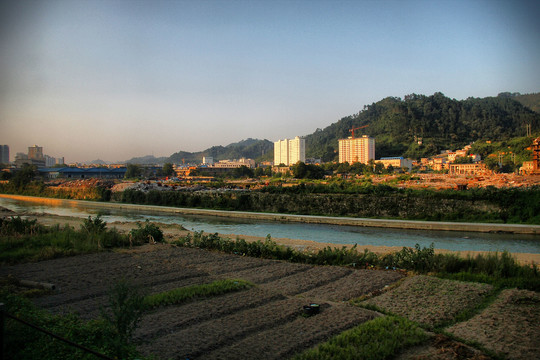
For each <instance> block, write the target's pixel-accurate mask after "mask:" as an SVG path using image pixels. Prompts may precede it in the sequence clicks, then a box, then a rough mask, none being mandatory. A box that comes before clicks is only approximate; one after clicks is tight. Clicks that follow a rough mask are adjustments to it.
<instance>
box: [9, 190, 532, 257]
mask: <svg viewBox="0 0 540 360" xmlns="http://www.w3.org/2000/svg"><path fill="white" fill-rule="evenodd" d="M0 206H2V207H5V208H7V209H10V210H13V211H16V212H26V213H47V214H55V215H61V216H73V217H80V218H86V217H88V216H96V215H97V214H102V218H103V219H104V220H105V221H107V222H109V223H110V222H114V221H132V222H136V221H145V220H147V219H148V220H149V221H152V222H160V223H166V224H181V225H183V226H184V227H185V228H187V229H189V230H194V231H201V230H202V231H204V232H209V233H214V232H217V233H221V234H238V235H249V236H260V237H265V236H267V235H268V234H270V235H271V236H272V237H274V238H290V239H302V240H312V241H316V242H323V243H332V244H336V245H341V244H358V247H359V248H360V249H362V246H364V245H374V246H398V247H402V246H410V247H414V246H415V245H416V244H419V245H420V246H423V247H424V246H425V247H428V246H430V245H431V244H432V243H433V244H434V247H435V248H437V249H447V250H452V251H503V250H507V251H509V252H513V253H530V254H540V237H539V236H538V235H523V234H485V233H477V232H457V231H428V230H405V229H388V228H370V227H360V226H343V225H324V224H303V223H289V222H287V223H281V222H275V221H260V220H251V219H239V218H234V219H233V218H224V217H216V216H200V215H184V214H182V215H179V214H167V213H157V212H152V211H144V210H140V211H130V210H125V209H92V208H88V207H84V206H60V205H50V204H43V203H36V202H29V201H22V200H14V199H7V198H0Z"/></svg>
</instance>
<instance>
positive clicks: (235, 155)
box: [166, 138, 274, 164]
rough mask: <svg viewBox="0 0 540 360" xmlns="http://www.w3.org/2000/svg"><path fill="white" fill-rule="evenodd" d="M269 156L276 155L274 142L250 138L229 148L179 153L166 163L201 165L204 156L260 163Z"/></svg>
mask: <svg viewBox="0 0 540 360" xmlns="http://www.w3.org/2000/svg"><path fill="white" fill-rule="evenodd" d="M269 154H271V156H270V158H272V157H273V154H274V143H273V142H271V141H268V140H266V139H265V140H258V139H251V138H249V139H246V140H242V141H239V142H237V143H232V144H229V145H227V146H212V147H211V148H209V149H206V150H204V151H200V152H193V153H192V152H186V151H179V152H177V153H174V154H172V155H171V156H169V158H168V159H167V160H166V162H170V163H176V164H178V163H182V161H185V162H186V163H187V162H191V163H200V162H201V161H202V158H203V156H211V157H213V158H214V160H225V159H240V158H248V159H255V160H258V161H260V160H262V159H264V158H267V157H268V155H269Z"/></svg>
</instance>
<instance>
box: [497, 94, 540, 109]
mask: <svg viewBox="0 0 540 360" xmlns="http://www.w3.org/2000/svg"><path fill="white" fill-rule="evenodd" d="M499 96H502V97H509V98H512V99H514V100H516V101H519V102H520V103H522V104H523V105H525V106H526V107H528V108H529V109H531V110H532V111H535V112H537V113H539V114H540V93H532V94H520V93H509V92H505V93H500V94H499Z"/></svg>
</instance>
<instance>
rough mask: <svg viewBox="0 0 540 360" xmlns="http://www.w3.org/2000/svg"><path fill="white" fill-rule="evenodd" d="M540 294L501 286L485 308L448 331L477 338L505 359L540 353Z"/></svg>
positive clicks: (473, 338)
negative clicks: (500, 291)
mask: <svg viewBox="0 0 540 360" xmlns="http://www.w3.org/2000/svg"><path fill="white" fill-rule="evenodd" d="M539 324H540V294H538V293H536V292H533V291H527V290H517V289H510V290H504V291H503V292H502V293H501V294H500V296H499V297H498V298H497V300H496V301H495V302H494V303H493V304H491V306H489V307H488V308H487V309H485V311H483V312H482V313H480V314H478V315H477V316H475V317H473V318H472V319H470V320H469V321H466V322H463V323H459V324H456V325H454V326H452V327H450V328H449V329H448V331H449V332H450V333H452V334H454V335H456V336H458V337H460V338H465V339H470V340H474V341H477V342H479V343H480V344H482V345H483V346H485V347H486V348H489V349H492V350H494V351H496V352H498V353H500V354H503V355H504V356H506V357H507V358H509V359H538V358H539V357H540V355H539V351H540V344H539V342H538V341H539V339H540V326H539Z"/></svg>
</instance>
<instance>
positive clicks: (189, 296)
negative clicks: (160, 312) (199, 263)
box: [144, 279, 254, 309]
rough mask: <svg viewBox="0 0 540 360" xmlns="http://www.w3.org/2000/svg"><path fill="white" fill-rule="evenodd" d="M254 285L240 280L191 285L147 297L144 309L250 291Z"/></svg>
mask: <svg viewBox="0 0 540 360" xmlns="http://www.w3.org/2000/svg"><path fill="white" fill-rule="evenodd" d="M252 286H254V285H253V284H252V283H250V282H248V281H245V280H239V279H225V280H216V281H214V282H212V283H209V284H201V285H191V286H186V287H182V288H177V289H173V290H169V291H165V292H161V293H158V294H152V295H147V296H146V297H145V298H144V307H145V308H146V309H153V308H156V307H159V306H165V305H177V304H181V303H183V302H186V301H189V300H193V299H196V298H207V297H212V296H217V295H221V294H225V293H228V292H233V291H239V290H244V289H248V288H250V287H252Z"/></svg>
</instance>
